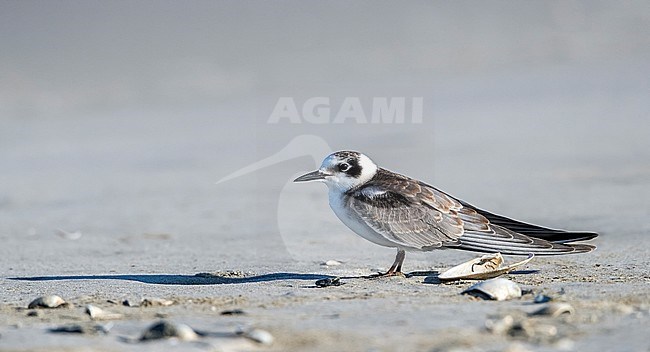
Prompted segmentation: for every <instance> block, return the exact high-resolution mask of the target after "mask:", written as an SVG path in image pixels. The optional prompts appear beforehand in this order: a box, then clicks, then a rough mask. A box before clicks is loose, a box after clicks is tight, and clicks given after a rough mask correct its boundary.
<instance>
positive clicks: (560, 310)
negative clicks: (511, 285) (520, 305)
mask: <svg viewBox="0 0 650 352" xmlns="http://www.w3.org/2000/svg"><path fill="white" fill-rule="evenodd" d="M574 312H575V310H574V309H573V307H572V306H571V305H570V304H568V303H563V302H558V303H549V304H546V305H544V306H543V307H542V308H540V309H538V310H536V311H534V312H532V313H530V315H546V316H551V317H559V316H560V315H562V314H573V313H574Z"/></svg>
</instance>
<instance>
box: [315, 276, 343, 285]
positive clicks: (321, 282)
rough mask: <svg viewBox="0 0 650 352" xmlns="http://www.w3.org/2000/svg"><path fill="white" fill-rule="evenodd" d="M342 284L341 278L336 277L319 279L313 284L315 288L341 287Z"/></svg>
mask: <svg viewBox="0 0 650 352" xmlns="http://www.w3.org/2000/svg"><path fill="white" fill-rule="evenodd" d="M342 284H343V283H342V282H341V278H340V277H338V276H337V277H328V278H325V279H320V280H318V281H316V283H315V285H316V287H329V286H341V285H342Z"/></svg>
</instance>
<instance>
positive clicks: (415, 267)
mask: <svg viewBox="0 0 650 352" xmlns="http://www.w3.org/2000/svg"><path fill="white" fill-rule="evenodd" d="M57 3H58V2H57ZM19 4H20V3H16V4H13V3H12V5H11V6H12V7H11V8H10V9H7V11H0V12H3V13H10V14H12V16H9V17H10V18H9V17H7V18H3V20H2V21H0V22H2V23H4V24H5V25H6V26H8V28H15V31H13V32H11V33H16V35H15V36H14V34H12V35H10V36H7V38H9V39H11V41H8V42H7V45H9V46H8V48H10V49H7V50H3V54H2V55H4V56H3V63H5V65H4V66H1V67H0V69H4V68H6V67H9V68H11V70H10V72H11V73H12V75H10V76H7V77H9V78H10V80H7V79H4V78H3V79H2V80H1V81H2V82H9V83H10V84H8V85H7V86H3V89H2V91H1V92H0V93H1V94H2V98H3V99H4V100H2V106H3V107H2V110H1V113H2V115H0V123H1V127H0V165H1V167H0V350H2V351H88V350H99V351H124V350H126V351H128V350H133V351H136V350H137V351H141V350H151V351H154V350H155V351H158V350H198V351H204V350H225V351H229V350H234V351H240V350H273V351H289V350H295V351H306V350H319V351H341V350H350V351H395V350H403V351H408V350H412V351H526V350H533V351H552V350H568V351H648V350H650V342H648V341H649V339H648V338H647V331H648V327H649V326H650V274H649V268H650V256H649V255H648V253H649V252H648V248H650V221H649V220H648V219H649V216H650V138H648V136H650V122H649V121H650V120H649V119H648V116H650V114H649V112H650V100H649V99H648V91H649V88H650V85H649V83H648V77H650V74H649V72H650V66H649V63H650V60H648V58H649V57H650V56H649V55H648V54H649V53H648V48H649V47H650V46H649V45H647V40H648V38H650V35H648V34H649V33H650V26H648V16H647V4H646V3H645V2H639V3H638V4H636V5H635V3H633V2H630V3H629V5H628V6H620V8H619V7H617V6H613V5H612V6H605V5H604V4H600V3H594V2H585V3H575V4H577V5H576V6H577V7H575V8H574V7H571V6H568V7H566V8H565V7H563V5H561V4H560V3H558V4H550V3H549V4H546V3H544V4H545V5H542V3H539V4H536V5H535V4H532V3H530V4H528V5H527V6H523V7H519V6H518V5H517V6H515V5H514V4H515V3H512V2H510V3H501V5H499V6H496V5H497V4H495V3H492V5H481V6H479V5H478V4H477V3H473V5H472V8H474V7H476V6H479V7H478V9H477V11H473V12H472V11H470V12H465V11H464V10H463V8H462V6H460V7H455V6H451V5H449V6H441V8H440V9H438V10H436V6H433V7H429V6H428V5H424V4H420V5H417V6H416V7H415V8H411V9H409V8H407V7H404V6H402V5H401V4H400V5H399V6H397V5H393V6H389V7H386V8H382V7H375V6H374V4H369V7H368V8H366V9H363V8H356V9H347V8H345V7H338V8H333V9H325V8H320V7H318V6H316V5H313V6H314V7H307V8H303V7H302V5H298V4H297V3H287V4H285V5H282V6H284V7H283V8H284V9H285V10H286V11H276V9H275V8H265V7H263V6H262V5H261V6H260V7H250V6H243V5H237V6H242V8H239V7H236V8H234V9H229V10H228V11H226V9H220V11H215V10H214V9H212V8H210V9H207V8H203V7H201V6H204V7H205V6H208V5H207V4H203V5H201V6H198V5H197V7H196V8H194V7H191V6H188V7H185V6H182V8H180V7H179V8H172V9H167V8H164V9H160V11H150V10H149V9H148V8H146V7H143V6H141V5H134V7H133V8H130V9H129V11H128V13H129V16H130V17H129V16H127V17H119V18H113V17H111V16H114V14H115V13H120V12H119V11H118V10H116V9H115V8H113V6H116V8H117V5H109V4H107V5H106V6H108V8H107V9H106V11H104V10H102V11H89V12H88V13H86V14H83V13H81V12H83V11H82V9H81V8H78V7H74V6H73V7H72V8H70V9H68V10H66V11H58V10H56V11H55V9H51V10H47V6H49V5H47V4H48V3H40V5H39V6H45V7H44V8H41V7H38V6H36V7H34V8H30V9H27V8H26V9H22V7H21V6H27V5H19ZM572 4H573V3H572ZM588 4H593V5H588ZM578 5H580V6H578ZM2 6H9V5H7V4H4V5H2ZM165 6H168V5H165ZM169 6H171V7H174V6H172V5H169ZM210 6H217V5H210ZM233 6H234V5H233ZM264 6H266V5H264ZM414 6H415V5H414ZM27 7H29V6H27ZM537 7H539V8H537ZM583 7H584V9H582V8H583ZM111 8H113V10H115V11H109V10H110V9H111ZM20 9H22V10H20ZM74 9H77V10H79V11H80V13H81V15H80V16H77V17H69V16H68V15H67V14H69V13H71V12H70V11H72V10H74ZM581 9H582V10H581ZM19 10H20V11H19ZM46 10H47V11H46ZM64 10H65V8H64ZM172 10H173V11H172ZM235 10H236V11H235ZM348 10H350V11H348ZM583 10H584V11H583ZM43 11H46V12H47V16H45V15H42V13H43ZM57 11H58V12H57ZM75 11H76V10H75ZM368 11H370V12H368ZM644 11H645V12H644ZM73 12H74V11H73ZM36 13H41V15H39V16H35V15H34V14H36ZM165 13H174V16H171V15H170V16H164V14H165ZM315 13H318V14H319V16H320V17H319V16H316V17H313V16H311V14H315ZM203 14H206V15H205V16H204V15H203ZM207 14H209V16H208V15H207ZM21 16H22V17H21ZM86 16H88V17H86ZM95 16H99V19H98V18H96V17H95ZM103 16H106V17H103ZM150 16H152V17H150ZM286 16H289V18H292V19H293V20H291V21H287V18H286ZM15 18H18V19H20V20H18V19H15ZM150 18H153V20H152V21H159V22H155V23H166V25H165V26H160V25H152V26H142V25H141V23H147V22H146V21H147V19H150ZM315 18H321V19H323V21H324V22H323V23H321V22H318V21H317V20H316V19H315ZM81 19H86V20H84V21H83V23H81V22H78V21H81ZM101 19H106V20H105V21H103V20H101ZM456 19H457V20H456ZM461 20H462V21H461ZM120 21H122V22H120ZM314 21H316V22H314ZM459 21H460V22H459ZM107 23H123V25H122V26H120V28H121V29H123V30H124V31H125V32H124V33H121V32H119V33H114V28H113V27H112V26H109V25H108V24H107ZM188 23H192V24H193V25H192V26H188V25H187V24H188ZM327 23H341V24H340V25H337V26H328V25H327ZM387 23H395V27H391V26H388V27H386V24H387ZM26 24H29V25H30V27H31V25H32V24H39V26H37V27H34V29H33V31H34V32H33V33H32V32H24V31H29V30H30V29H29V28H27V27H26ZM319 28H320V29H319ZM54 29H58V31H57V30H54ZM22 33H32V34H33V35H31V36H29V38H28V39H29V40H27V39H24V40H23V39H21V38H23V37H22V35H23V34H22ZM71 33H77V34H79V35H78V36H76V35H72V34H71ZM127 34H128V35H127ZM26 38H27V37H26ZM62 38H64V39H62ZM102 38H103V39H102ZM106 38H109V39H110V38H113V41H106V40H108V39H106ZM130 38H131V39H130ZM156 38H159V39H160V40H159V41H158V40H156ZM162 38H164V40H163V39H162ZM105 39H106V40H105ZM57 40H63V42H62V43H63V44H65V45H63V44H62V45H63V46H61V47H60V48H61V51H57V50H55V49H56V48H59V46H56V48H53V46H52V44H51V43H58V41H57ZM24 42H29V43H31V46H29V48H30V49H29V50H28V49H26V48H25V46H24V45H22V44H21V43H24ZM96 43H100V44H101V45H94V44H96ZM107 43H113V44H114V46H110V45H108V44H107ZM107 45H108V46H107ZM39 50H40V51H39ZM206 58H207V59H206ZM215 62H216V63H218V64H215ZM212 64H214V65H217V66H218V68H219V70H216V71H213V70H212V68H213V66H211V65H212ZM3 72H4V71H3ZM43 72H45V73H46V74H45V73H43ZM0 84H3V83H0ZM283 96H285V97H286V96H289V97H295V99H296V101H297V102H299V103H300V102H303V101H304V100H305V99H307V98H309V97H319V96H328V97H331V98H332V105H333V106H334V107H333V108H332V109H333V110H335V109H337V108H338V106H340V104H341V102H342V101H343V100H344V99H345V98H346V97H361V100H362V102H363V106H364V107H365V108H368V107H369V106H370V105H371V103H369V101H370V100H368V99H371V98H372V97H386V96H387V97H400V96H406V97H414V96H415V97H423V101H424V115H423V122H422V123H421V124H419V123H416V124H413V123H404V124H375V125H373V124H357V123H355V122H354V121H352V120H350V121H348V122H347V123H345V124H320V125H312V124H307V123H302V124H292V123H289V122H286V121H285V122H282V123H279V124H269V123H267V122H268V119H269V114H270V113H271V111H272V109H273V106H274V105H275V103H276V101H277V99H278V97H283ZM332 114H334V112H333V113H332ZM287 146H288V147H287ZM285 147H286V148H285ZM283 148H285V149H283ZM332 149H333V150H336V149H356V150H360V151H363V152H365V153H366V154H368V155H370V156H371V157H372V158H373V159H374V160H375V161H376V162H377V163H378V164H380V165H381V166H384V167H386V168H388V169H391V170H395V171H399V172H401V173H404V174H406V175H409V176H412V177H415V178H418V179H421V180H423V181H426V182H428V183H431V184H433V185H435V186H437V187H439V188H441V189H443V190H445V191H447V192H449V193H450V194H452V195H454V196H457V197H459V198H461V199H463V200H466V201H468V202H470V203H472V204H474V205H477V206H480V207H483V208H485V209H488V210H491V211H494V212H497V213H501V214H507V215H509V216H512V217H514V218H517V219H521V220H525V221H530V222H533V223H538V224H543V225H547V226H550V227H556V228H566V229H571V230H589V231H596V232H599V233H600V234H601V236H600V237H598V238H597V239H596V240H593V241H591V243H593V244H595V245H596V246H598V249H597V250H596V251H595V252H592V253H589V254H582V255H570V256H562V257H555V258H539V257H538V258H534V259H533V260H532V261H531V262H530V263H529V264H528V265H527V266H526V267H524V268H522V270H520V271H518V272H516V273H512V274H510V275H507V277H508V278H510V279H511V280H513V281H515V282H517V283H518V284H519V285H521V287H522V288H523V289H524V290H525V292H526V294H524V296H523V297H521V298H518V299H514V300H510V301H505V302H493V301H479V300H475V299H473V298H471V297H469V296H466V295H461V294H460V293H461V292H462V291H463V290H464V289H466V288H467V287H469V286H470V285H471V284H472V283H471V282H460V283H452V284H442V283H440V282H439V281H438V280H437V279H436V275H437V273H439V272H441V271H442V270H444V269H446V268H449V267H451V266H453V265H456V264H458V263H461V262H463V261H465V260H469V259H471V258H473V257H475V256H476V254H474V253H467V252H460V251H451V250H450V251H434V252H430V253H407V257H406V261H405V264H404V270H405V272H407V273H412V274H413V275H411V276H408V277H394V278H386V279H366V278H362V277H361V276H364V275H368V274H372V273H374V272H376V271H378V270H386V268H387V267H388V266H389V265H390V264H391V263H392V261H393V258H394V255H395V253H394V250H393V249H389V248H382V247H378V246H375V245H373V244H371V243H369V242H367V241H365V240H363V239H361V238H359V237H358V236H356V235H355V234H353V233H352V232H351V231H350V230H348V229H347V228H346V227H345V226H344V225H342V224H341V223H340V222H339V221H338V219H336V217H335V215H334V214H333V213H332V212H331V210H330V209H329V207H328V205H327V194H326V190H325V187H324V186H323V185H320V184H301V185H297V184H292V183H291V180H292V179H293V178H294V177H295V176H297V175H298V174H300V173H302V172H305V171H308V170H313V169H314V168H316V167H317V165H318V163H320V160H321V159H322V157H324V156H325V155H324V154H325V153H326V152H328V151H329V150H332ZM281 151H282V152H281ZM279 152H280V154H277V153H279ZM274 155H275V157H276V159H275V161H276V162H274V163H270V164H268V165H265V166H264V167H262V168H260V169H259V170H255V171H253V172H249V173H246V174H244V175H241V176H239V177H236V178H234V179H231V180H228V181H225V182H221V183H218V184H216V182H217V181H218V180H220V179H222V178H224V177H226V176H228V175H230V174H232V173H233V172H236V171H237V170H240V169H242V168H245V167H246V166H249V165H253V164H255V163H256V162H258V161H260V160H264V159H265V158H267V157H270V156H274ZM258 165H259V164H258ZM506 259H507V260H508V261H513V260H515V259H517V258H506ZM328 260H337V261H340V262H341V263H342V264H341V265H338V266H325V265H321V263H322V262H326V261H328ZM197 274H198V275H197ZM326 277H341V282H342V283H343V284H342V285H340V286H332V287H326V288H316V287H315V282H316V280H318V279H322V278H326ZM539 293H542V294H546V295H548V296H550V297H552V298H554V300H555V301H556V302H566V303H569V304H570V305H571V306H572V307H573V309H574V313H573V314H570V315H562V316H559V317H537V318H530V317H527V316H526V314H527V313H530V312H532V311H534V310H536V309H537V308H538V306H539V305H536V304H533V303H532V302H533V299H534V297H535V296H536V295H537V294H539ZM49 294H56V295H59V296H61V297H62V298H64V299H65V300H66V301H68V302H69V303H70V304H71V306H68V307H67V308H59V309H50V310H45V309H41V310H37V312H36V313H34V310H28V309H26V307H27V305H28V304H29V302H30V301H32V300H33V299H35V298H37V297H39V296H42V295H49ZM142 299H161V300H165V301H169V302H168V303H170V305H152V306H136V307H127V306H124V305H123V304H122V302H123V301H124V300H129V301H130V302H133V303H134V304H139V303H140V301H141V300H142ZM87 304H92V305H94V306H97V307H100V308H102V309H104V310H106V311H109V312H111V313H118V314H121V317H119V319H115V320H111V321H92V320H91V319H90V317H89V316H88V315H87V314H85V312H84V309H85V306H86V305H87ZM236 309H240V310H242V311H243V312H244V314H234V315H233V314H230V315H224V314H222V312H224V311H232V310H236ZM507 316H511V317H512V320H513V324H512V325H513V326H512V327H511V328H510V329H507V331H506V332H504V333H495V332H494V331H490V330H488V329H487V328H486V326H494V323H495V322H502V321H503V319H506V320H507V319H509V318H506V317H507ZM160 319H165V320H168V321H171V322H174V323H182V324H187V325H189V326H190V327H191V328H193V329H195V330H197V331H199V332H202V333H204V335H206V336H205V337H201V338H199V339H198V340H195V341H178V340H175V339H172V340H162V341H154V342H147V343H141V342H138V341H137V338H138V337H140V336H141V335H142V333H143V331H144V330H145V329H146V328H147V327H148V326H150V325H151V324H153V323H155V322H156V321H158V320H160ZM490 321H491V322H490ZM68 324H78V325H80V326H81V327H82V328H84V329H85V330H84V331H85V333H81V334H75V333H70V334H63V333H53V332H50V331H49V329H52V328H56V327H61V326H65V325H68ZM98 324H99V325H101V326H100V328H101V329H104V330H108V333H107V334H104V333H97V332H94V331H95V330H96V329H97V328H98V327H97V326H96V325H98ZM490 324H492V325H490ZM249 328H259V329H263V330H266V331H268V332H269V333H271V334H272V335H273V336H274V340H275V341H274V342H273V344H271V345H270V346H267V345H262V344H259V343H256V342H253V341H250V340H248V339H245V338H243V337H240V336H235V335H234V334H235V333H236V332H237V331H238V329H240V330H241V329H243V330H246V329H249Z"/></svg>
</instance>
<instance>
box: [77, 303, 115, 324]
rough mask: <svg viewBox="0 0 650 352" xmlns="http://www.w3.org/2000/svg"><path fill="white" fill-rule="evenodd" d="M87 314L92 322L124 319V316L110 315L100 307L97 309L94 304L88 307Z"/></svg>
mask: <svg viewBox="0 0 650 352" xmlns="http://www.w3.org/2000/svg"><path fill="white" fill-rule="evenodd" d="M86 313H87V314H88V315H90V319H92V320H113V319H121V318H122V314H118V313H110V312H107V311H105V310H103V309H101V308H99V307H95V306H93V305H92V304H89V305H87V306H86Z"/></svg>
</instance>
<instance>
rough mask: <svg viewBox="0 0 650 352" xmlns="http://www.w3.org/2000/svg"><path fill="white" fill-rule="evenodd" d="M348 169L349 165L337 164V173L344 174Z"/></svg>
mask: <svg viewBox="0 0 650 352" xmlns="http://www.w3.org/2000/svg"><path fill="white" fill-rule="evenodd" d="M349 169H350V165H349V164H346V163H342V164H339V171H341V172H346V171H348V170H349Z"/></svg>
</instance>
